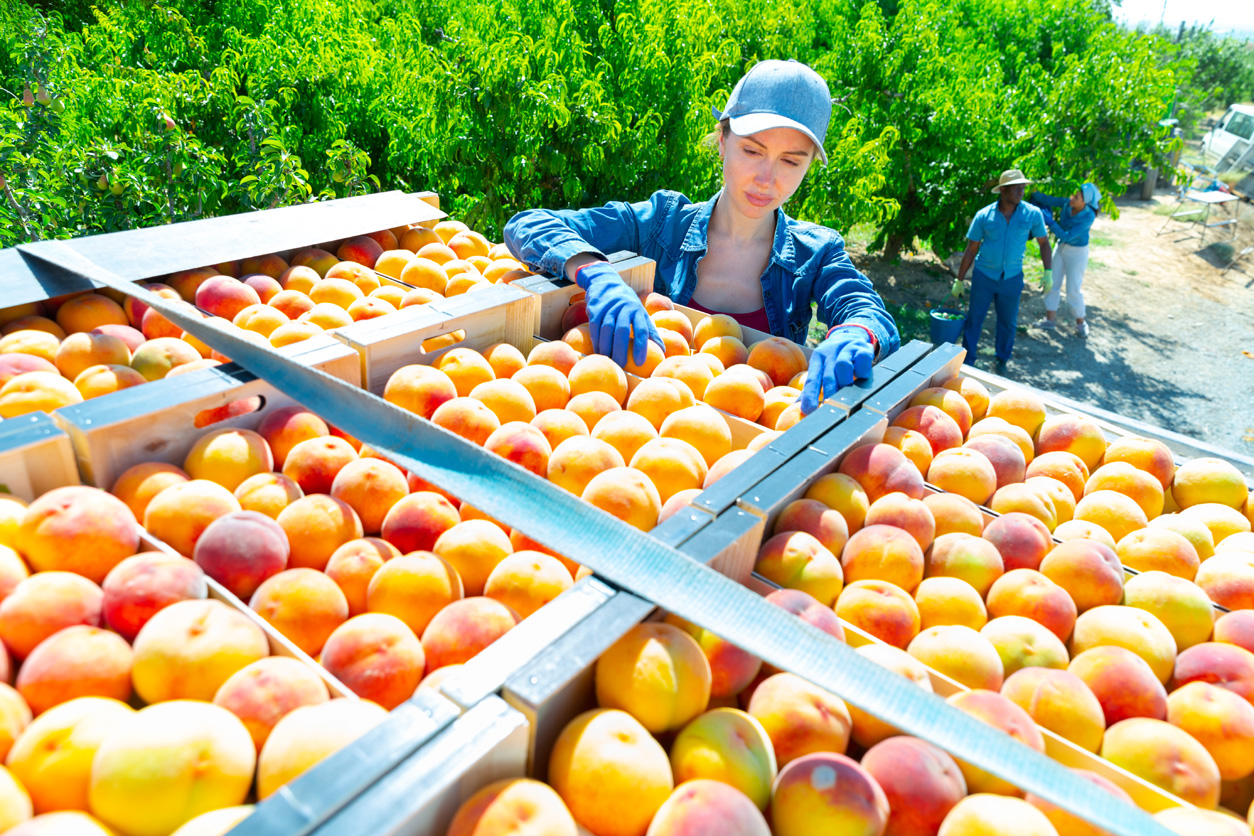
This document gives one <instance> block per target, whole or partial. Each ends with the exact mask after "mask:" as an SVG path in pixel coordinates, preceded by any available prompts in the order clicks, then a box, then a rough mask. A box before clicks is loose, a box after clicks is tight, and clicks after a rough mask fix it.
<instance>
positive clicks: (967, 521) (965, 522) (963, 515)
mask: <svg viewBox="0 0 1254 836" xmlns="http://www.w3.org/2000/svg"><path fill="white" fill-rule="evenodd" d="M923 504H924V505H926V506H927V507H928V510H929V511H931V512H932V518H933V519H934V520H936V537H937V538H938V539H939V538H940V537H942V536H944V535H946V534H970V535H973V536H975V537H979V536H980V535H981V534H983V533H984V515H983V514H982V513H981V512H980V509H979V508H978V507H977V506H976V504H975V503H974V502H972V501H971V500H969V499H967V498H966V497H964V496H958V495H957V494H951V493H929V494H927V495H926V496H924V497H923ZM933 543H935V541H933ZM998 557H999V558H1000V555H998Z"/></svg>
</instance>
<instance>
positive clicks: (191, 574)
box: [101, 552, 208, 641]
mask: <svg viewBox="0 0 1254 836" xmlns="http://www.w3.org/2000/svg"><path fill="white" fill-rule="evenodd" d="M103 592H104V597H103V600H102V603H101V607H102V612H103V615H104V618H105V621H106V622H107V623H108V625H109V627H111V628H112V629H113V630H115V631H116V632H117V633H118V634H119V635H121V636H122V637H123V638H124V639H126V640H127V641H134V639H135V637H136V636H137V635H138V634H139V631H140V629H141V628H142V627H143V626H144V625H145V624H146V623H147V622H148V620H149V619H151V618H152V616H153V615H155V614H156V613H157V612H158V611H159V610H162V609H164V608H165V607H167V606H169V605H170V604H173V603H175V602H177V601H186V600H192V599H199V598H204V597H206V595H208V588H207V586H206V583H205V574H204V572H202V571H201V570H200V567H199V566H197V565H196V564H195V563H193V562H192V561H190V560H187V559H186V558H181V557H174V556H172V555H167V554H165V553H164V552H144V553H143V554H137V555H135V556H133V557H128V558H126V559H125V560H123V561H122V562H121V563H119V564H118V565H117V566H115V567H113V569H112V570H110V572H109V574H108V575H107V576H105V579H104V586H103Z"/></svg>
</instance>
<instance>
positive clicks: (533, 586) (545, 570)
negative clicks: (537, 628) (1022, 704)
mask: <svg viewBox="0 0 1254 836" xmlns="http://www.w3.org/2000/svg"><path fill="white" fill-rule="evenodd" d="M573 585H574V580H573V579H572V578H571V574H570V571H569V570H568V569H567V568H566V566H565V564H563V563H562V561H560V560H558V559H557V558H556V557H553V556H552V555H547V554H544V553H543V552H537V551H522V552H514V553H513V554H511V555H509V556H507V557H506V558H505V559H503V560H502V561H501V562H500V563H498V564H497V565H496V568H494V569H493V570H492V573H491V574H490V575H488V579H487V582H486V583H484V586H483V594H484V596H485V597H487V598H491V599H492V600H494V601H498V602H500V603H502V604H504V605H505V606H507V607H509V608H510V609H511V610H513V611H514V612H516V613H518V616H519V618H526V617H528V616H529V615H531V614H532V613H533V612H535V611H536V610H538V609H540V608H541V607H543V606H544V605H545V604H547V603H548V602H549V601H552V600H553V599H554V598H556V597H557V596H558V595H561V594H562V593H563V592H565V591H566V590H567V589H569V588H570V587H571V586H573ZM755 670H756V668H755Z"/></svg>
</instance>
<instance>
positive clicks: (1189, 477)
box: [1171, 458, 1249, 510]
mask: <svg viewBox="0 0 1254 836" xmlns="http://www.w3.org/2000/svg"><path fill="white" fill-rule="evenodd" d="M1248 494H1249V488H1247V487H1246V485H1245V478H1244V477H1242V476H1241V472H1240V471H1239V470H1237V469H1236V467H1235V466H1233V465H1231V464H1229V463H1228V462H1226V461H1224V460H1223V459H1209V458H1201V459H1191V460H1190V461H1187V462H1185V463H1184V464H1182V465H1180V467H1179V469H1178V470H1176V473H1175V477H1174V479H1173V480H1172V483H1171V495H1172V497H1173V498H1174V499H1175V501H1176V504H1177V505H1179V506H1180V508H1181V509H1182V510H1183V509H1185V508H1190V507H1192V506H1194V505H1201V504H1203V503H1212V502H1213V503H1218V504H1220V505H1226V506H1228V507H1229V508H1235V509H1241V508H1244V507H1245V501H1246V498H1247V496H1248Z"/></svg>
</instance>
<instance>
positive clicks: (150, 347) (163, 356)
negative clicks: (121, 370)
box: [131, 311, 200, 380]
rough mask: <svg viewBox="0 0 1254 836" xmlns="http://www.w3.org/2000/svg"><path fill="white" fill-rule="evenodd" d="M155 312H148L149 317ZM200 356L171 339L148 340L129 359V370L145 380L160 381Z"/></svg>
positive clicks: (187, 346)
mask: <svg viewBox="0 0 1254 836" xmlns="http://www.w3.org/2000/svg"><path fill="white" fill-rule="evenodd" d="M153 313H155V311H149V312H148V315H149V316H151V315H152V314H153ZM199 359H200V354H199V353H198V352H197V351H196V349H194V348H192V346H190V345H188V344H187V343H185V342H183V341H182V340H180V339H174V338H173V337H158V338H156V339H149V340H148V342H146V343H144V344H143V345H141V346H140V347H139V348H138V349H137V350H136V351H135V354H134V356H132V357H131V368H133V369H134V370H135V371H137V372H139V373H140V374H142V375H143V376H144V379H146V380H160V379H161V378H163V377H165V376H166V375H167V374H169V373H170V371H171V369H173V368H175V367H176V366H181V365H183V364H185V363H191V362H193V361H196V360H199Z"/></svg>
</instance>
